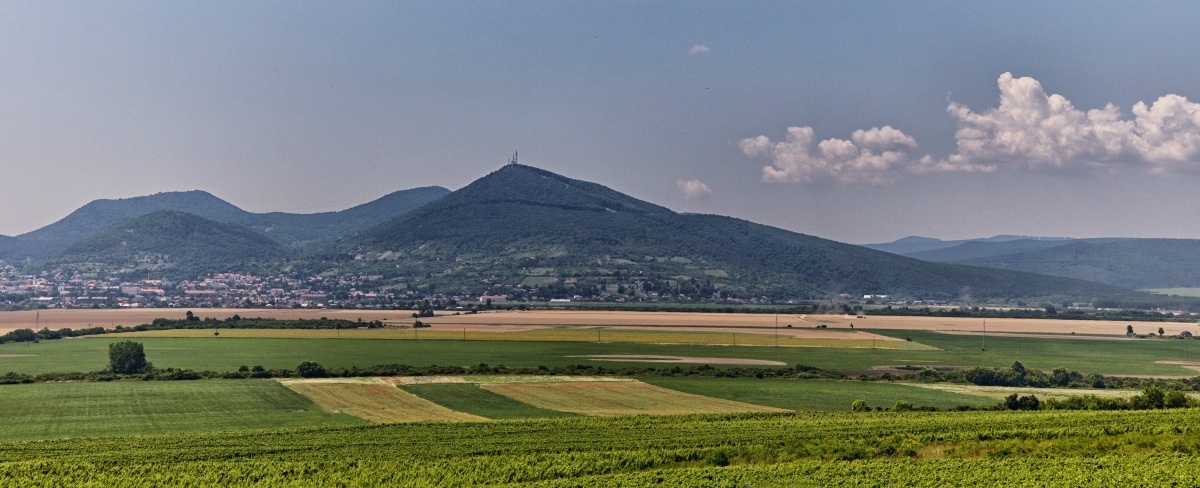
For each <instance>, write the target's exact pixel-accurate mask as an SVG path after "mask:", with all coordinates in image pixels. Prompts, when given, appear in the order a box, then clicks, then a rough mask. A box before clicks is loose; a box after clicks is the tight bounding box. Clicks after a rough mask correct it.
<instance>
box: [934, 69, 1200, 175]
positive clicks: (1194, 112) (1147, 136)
mask: <svg viewBox="0 0 1200 488" xmlns="http://www.w3.org/2000/svg"><path fill="white" fill-rule="evenodd" d="M997 85H998V86H999V88H1000V106H999V107H996V108H993V109H989V110H985V111H983V112H979V113H976V112H973V111H971V109H970V108H968V107H966V106H965V105H961V104H958V103H951V104H950V106H949V107H947V109H946V111H947V112H948V113H949V114H950V115H951V116H952V117H954V118H955V119H956V120H957V121H958V131H957V132H956V133H955V136H954V137H955V140H956V142H957V147H958V152H957V153H956V154H954V155H951V156H950V158H948V159H947V160H946V161H943V162H939V163H950V162H952V161H954V162H957V164H959V165H960V166H963V167H975V166H988V165H999V166H1014V167H1018V168H1022V169H1027V170H1031V171H1051V172H1092V171H1097V170H1113V169H1117V168H1120V167H1126V166H1131V167H1138V168H1144V169H1146V170H1149V171H1150V172H1152V173H1164V172H1168V171H1188V170H1191V169H1192V168H1191V167H1194V166H1196V163H1200V104H1197V103H1192V102H1189V101H1188V99H1187V98H1184V97H1181V96H1179V95H1165V96H1162V97H1160V98H1159V99H1158V100H1156V101H1155V102H1154V103H1153V104H1151V105H1150V106H1147V105H1146V103H1145V102H1138V103H1137V104H1135V105H1134V106H1133V118H1131V119H1130V118H1123V117H1122V114H1121V111H1120V110H1119V109H1118V108H1117V107H1116V106H1115V105H1113V104H1111V103H1110V104H1108V105H1106V106H1105V107H1104V108H1102V109H1091V110H1087V111H1083V110H1080V109H1077V108H1075V107H1074V106H1073V105H1072V104H1071V101H1070V100H1067V99H1066V98H1065V97H1063V96H1062V95H1058V94H1047V93H1046V91H1045V90H1044V89H1043V88H1042V84H1041V83H1039V82H1038V81H1037V80H1035V79H1033V78H1029V77H1023V78H1015V77H1013V75H1012V74H1010V73H1004V74H1002V75H1000V79H999V80H998V81H997Z"/></svg>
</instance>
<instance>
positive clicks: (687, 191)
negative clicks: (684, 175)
mask: <svg viewBox="0 0 1200 488" xmlns="http://www.w3.org/2000/svg"><path fill="white" fill-rule="evenodd" d="M675 187H676V188H679V191H681V192H683V196H685V197H687V198H688V199H691V200H695V199H700V198H705V197H708V196H709V195H712V190H710V189H709V188H708V185H706V184H704V182H703V181H700V180H688V181H683V180H676V181H675Z"/></svg>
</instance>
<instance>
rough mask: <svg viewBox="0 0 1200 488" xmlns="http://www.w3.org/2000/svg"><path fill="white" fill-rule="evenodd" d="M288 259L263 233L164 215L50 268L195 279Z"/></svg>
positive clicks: (120, 229) (98, 238)
mask: <svg viewBox="0 0 1200 488" xmlns="http://www.w3.org/2000/svg"><path fill="white" fill-rule="evenodd" d="M286 256H287V250H286V249H285V248H284V246H282V245H280V244H279V243H278V242H276V241H275V240H273V239H271V238H270V237H267V236H266V235H264V234H262V233H260V232H258V231H255V230H252V229H249V228H246V227H242V226H238V225H233V224H224V223H221V222H216V221H213V220H209V219H206V218H203V217H200V216H197V215H193V214H189V213H184V212H175V211H171V210H161V211H158V212H154V213H150V214H146V215H142V216H140V217H136V218H133V219H130V220H127V221H125V222H122V223H119V224H117V225H115V226H112V227H110V228H108V229H105V230H103V231H101V232H98V233H96V234H93V235H90V236H88V237H85V238H83V239H82V240H80V241H78V242H76V243H74V244H72V245H71V246H69V247H68V248H67V249H66V250H64V251H63V252H61V253H59V254H58V255H56V256H54V257H53V258H51V259H49V260H48V261H47V262H46V263H45V265H46V266H49V267H55V268H73V269H76V270H81V271H89V270H90V268H103V269H105V270H109V271H118V273H119V274H122V273H123V274H129V275H143V274H142V273H147V274H151V273H152V274H153V275H154V276H158V277H163V276H167V277H176V278H180V277H182V278H191V277H195V276H202V275H204V274H207V273H221V272H230V271H253V270H257V269H260V268H263V267H273V266H276V265H277V263H278V261H280V260H282V259H283V258H284V257H286ZM143 276H145V275H143Z"/></svg>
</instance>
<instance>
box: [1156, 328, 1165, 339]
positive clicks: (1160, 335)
mask: <svg viewBox="0 0 1200 488" xmlns="http://www.w3.org/2000/svg"><path fill="white" fill-rule="evenodd" d="M1166 332H1167V331H1165V330H1163V328H1162V327H1159V328H1158V336H1159V337H1162V336H1163V334H1165V333H1166Z"/></svg>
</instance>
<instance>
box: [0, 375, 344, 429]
mask: <svg viewBox="0 0 1200 488" xmlns="http://www.w3.org/2000/svg"><path fill="white" fill-rule="evenodd" d="M0 412H4V419H5V421H4V422H0V440H4V441H14V440H32V439H51V438H59V437H82V436H89V437H90V436H114V435H130V434H164V433H172V432H200V431H227V430H238V429H273V428H282V427H304V426H314V427H315V426H329V425H354V424H358V423H361V421H360V420H358V419H355V418H353V417H350V416H348V415H331V414H326V413H323V412H322V411H321V409H320V408H317V406H316V405H315V404H313V402H311V401H309V400H308V399H306V398H305V397H303V396H301V395H298V394H296V393H294V392H292V391H291V390H288V389H287V388H284V387H283V386H281V385H280V384H279V383H276V382H274V381H270V380H239V381H225V380H211V381H172V382H113V383H50V384H33V385H5V386H0Z"/></svg>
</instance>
